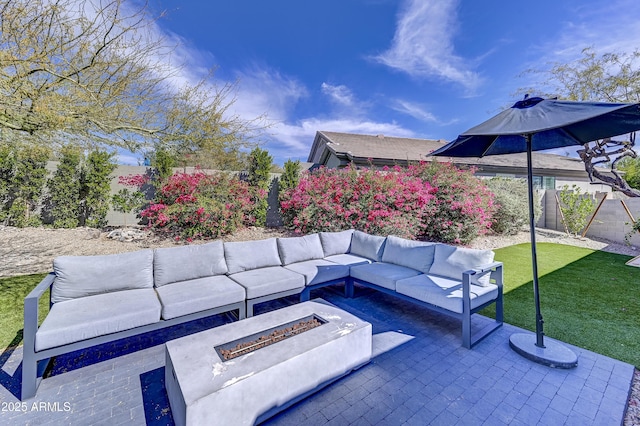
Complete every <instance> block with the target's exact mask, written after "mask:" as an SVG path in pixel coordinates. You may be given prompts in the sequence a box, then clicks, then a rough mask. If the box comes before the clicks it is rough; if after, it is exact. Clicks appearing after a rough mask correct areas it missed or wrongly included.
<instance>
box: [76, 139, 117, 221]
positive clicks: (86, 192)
mask: <svg viewBox="0 0 640 426" xmlns="http://www.w3.org/2000/svg"><path fill="white" fill-rule="evenodd" d="M112 160H113V153H109V152H106V151H100V150H95V151H91V152H90V153H89V155H87V160H86V164H85V165H84V167H83V168H82V172H81V179H80V181H81V185H80V199H81V204H80V225H81V226H89V227H93V228H99V227H102V226H105V225H106V221H105V218H106V216H107V212H108V211H109V202H110V201H111V197H110V196H109V194H110V192H111V173H112V172H113V171H114V170H115V169H116V165H115V164H114V163H113V161H112Z"/></svg>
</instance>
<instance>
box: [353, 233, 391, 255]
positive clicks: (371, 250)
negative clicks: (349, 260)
mask: <svg viewBox="0 0 640 426" xmlns="http://www.w3.org/2000/svg"><path fill="white" fill-rule="evenodd" d="M385 241H386V237H380V236H378V235H370V234H367V233H366V232H362V231H354V232H353V237H352V238H351V251H350V253H351V254H355V255H358V256H362V257H366V258H367V259H371V260H373V261H376V262H380V261H381V260H382V251H383V249H384V242H385Z"/></svg>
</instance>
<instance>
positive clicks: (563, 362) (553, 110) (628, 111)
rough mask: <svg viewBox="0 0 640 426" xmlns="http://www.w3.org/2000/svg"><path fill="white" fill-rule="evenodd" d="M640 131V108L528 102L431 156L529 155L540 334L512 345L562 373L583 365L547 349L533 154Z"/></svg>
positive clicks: (516, 338)
mask: <svg viewBox="0 0 640 426" xmlns="http://www.w3.org/2000/svg"><path fill="white" fill-rule="evenodd" d="M639 129H640V104H637V103H633V104H622V103H602V102H571V101H558V100H555V99H542V98H538V97H533V98H529V97H528V96H525V98H524V100H522V101H519V102H516V103H515V104H514V105H513V106H512V107H511V108H508V109H506V110H504V111H502V112H501V113H499V114H497V115H496V116H494V117H492V118H490V119H489V120H487V121H485V122H484V123H482V124H479V125H478V126H476V127H473V128H471V129H469V130H467V131H466V132H464V133H462V134H461V135H460V136H458V138H457V139H456V140H454V141H452V142H450V143H448V144H447V145H445V146H443V147H442V148H440V149H438V150H436V151H434V152H432V153H431V155H434V156H446V157H484V156H485V155H499V154H513V153H518V152H526V153H527V177H528V190H529V229H530V233H531V261H532V269H533V293H534V301H535V307H536V333H535V335H533V334H530V333H516V334H514V335H512V336H511V337H510V339H509V345H510V346H511V348H513V349H514V350H515V351H516V352H518V353H519V354H521V355H522V356H525V357H526V358H529V359H531V360H533V361H536V362H539V363H541V364H545V365H549V366H553V367H559V368H572V367H575V366H576V365H577V357H576V356H575V354H574V353H573V352H572V351H571V350H570V349H568V348H566V347H565V346H564V345H562V344H560V343H559V342H557V341H555V340H552V339H547V343H546V345H545V341H544V331H543V323H544V321H543V319H542V314H541V312H540V295H539V285H538V261H537V254H536V240H535V223H534V217H533V174H532V167H531V152H532V151H540V150H545V149H550V148H560V147H565V146H571V145H583V144H585V143H588V142H591V141H595V140H598V139H604V138H608V137H612V136H618V135H622V134H625V133H630V132H634V131H636V130H639Z"/></svg>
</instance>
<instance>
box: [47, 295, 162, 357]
mask: <svg viewBox="0 0 640 426" xmlns="http://www.w3.org/2000/svg"><path fill="white" fill-rule="evenodd" d="M160 309H161V306H160V301H159V300H158V296H157V295H156V292H155V290H154V289H153V288H143V289H136V290H122V291H116V292H113V293H104V294H97V295H95V296H87V297H80V298H77V299H71V300H67V301H64V302H59V303H55V304H54V305H53V306H52V307H51V311H49V313H48V314H47V317H46V318H45V319H44V321H43V322H42V325H41V326H40V328H39V329H38V332H37V333H36V351H41V350H43V349H48V348H54V347H57V346H62V345H66V344H69V343H73V342H79V341H82V340H87V339H91V338H92V337H97V336H103V335H105V334H111V333H116V332H118V331H123V330H129V329H131V328H135V327H140V326H143V325H147V324H153V323H156V322H158V321H160Z"/></svg>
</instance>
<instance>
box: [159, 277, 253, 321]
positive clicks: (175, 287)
mask: <svg viewBox="0 0 640 426" xmlns="http://www.w3.org/2000/svg"><path fill="white" fill-rule="evenodd" d="M156 291H157V292H158V297H159V298H160V303H161V304H162V318H164V319H171V318H176V317H181V316H183V315H188V314H192V313H194V312H200V311H206V310H207V309H213V308H219V307H220V306H225V305H230V304H232V303H237V302H244V299H245V290H244V287H242V286H241V285H240V284H238V283H236V282H235V281H233V280H232V279H230V278H229V277H227V276H226V275H216V276H213V277H205V278H196V279H194V280H188V281H181V282H177V283H173V284H167V285H163V286H162V287H158V288H157V289H156Z"/></svg>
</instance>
